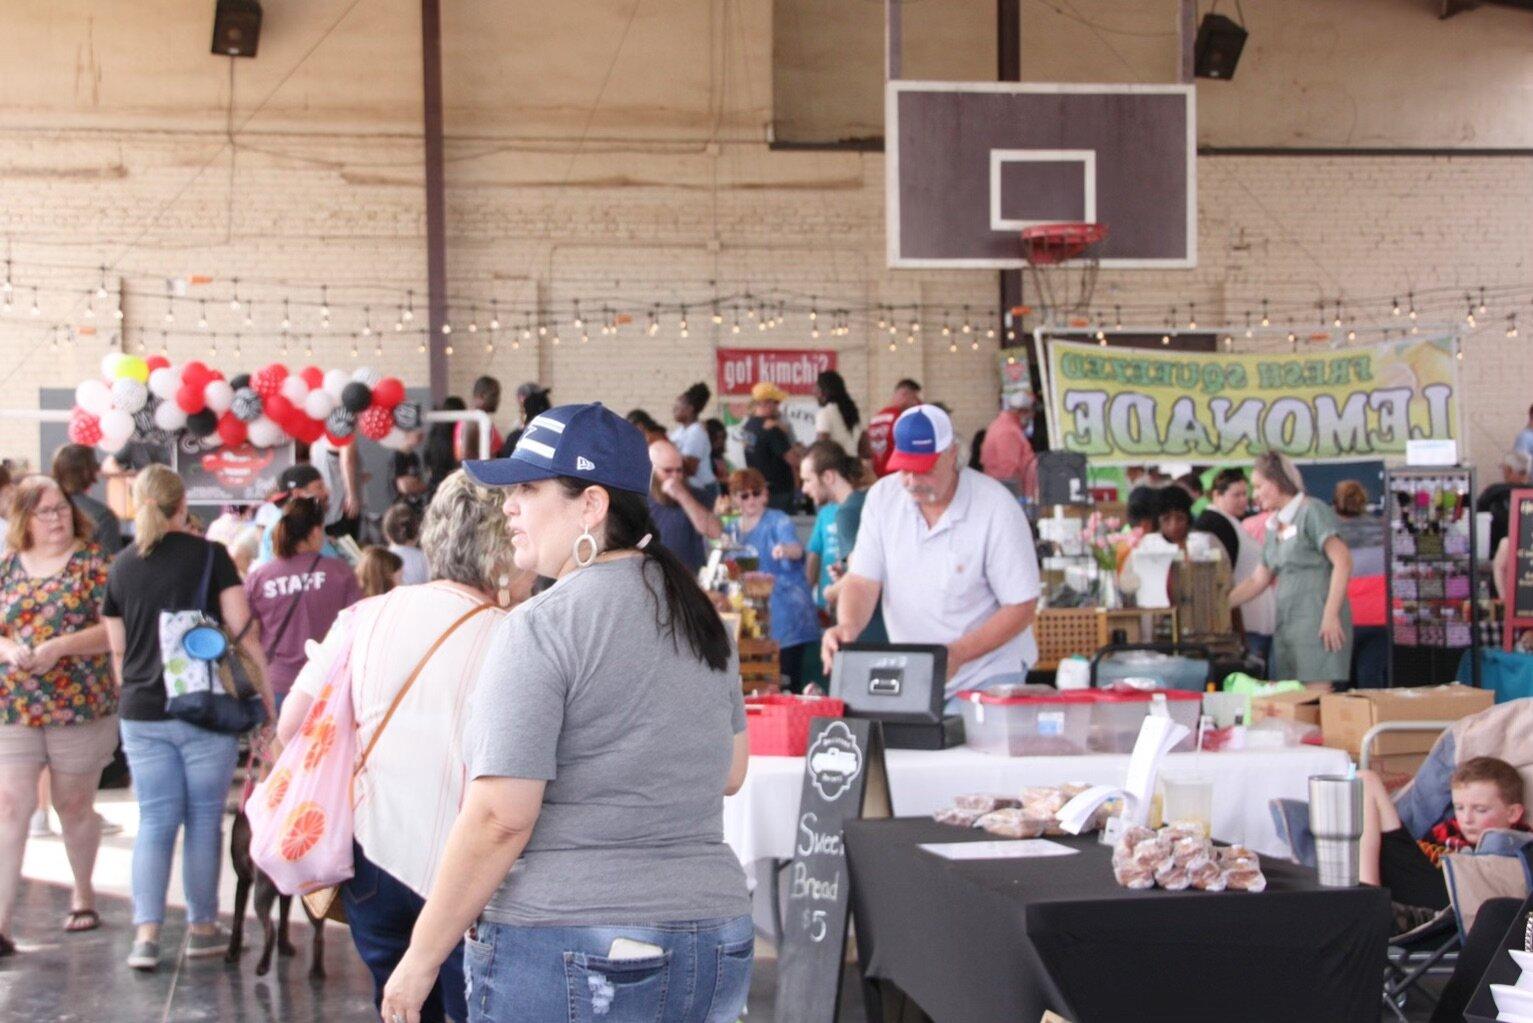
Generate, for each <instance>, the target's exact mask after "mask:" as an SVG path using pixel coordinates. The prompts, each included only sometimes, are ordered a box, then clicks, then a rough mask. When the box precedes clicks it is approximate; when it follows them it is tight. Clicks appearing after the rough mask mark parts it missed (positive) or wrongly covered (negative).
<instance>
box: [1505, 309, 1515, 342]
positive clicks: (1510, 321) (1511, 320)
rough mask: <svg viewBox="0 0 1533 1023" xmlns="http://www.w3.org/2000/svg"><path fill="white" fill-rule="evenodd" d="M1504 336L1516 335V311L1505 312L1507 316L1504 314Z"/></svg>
mask: <svg viewBox="0 0 1533 1023" xmlns="http://www.w3.org/2000/svg"><path fill="white" fill-rule="evenodd" d="M1506 336H1507V337H1516V336H1517V314H1516V313H1507V316H1506Z"/></svg>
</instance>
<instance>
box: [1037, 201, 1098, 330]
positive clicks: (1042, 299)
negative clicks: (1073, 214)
mask: <svg viewBox="0 0 1533 1023" xmlns="http://www.w3.org/2000/svg"><path fill="white" fill-rule="evenodd" d="M1106 237H1107V225H1106V224H1089V223H1073V222H1072V223H1060V224H1035V225H1033V226H1032V227H1024V228H1023V229H1022V233H1021V243H1022V256H1023V258H1024V259H1026V260H1027V272H1028V276H1029V277H1030V278H1031V279H1032V282H1033V290H1034V293H1035V294H1036V295H1037V297H1038V301H1037V302H1036V305H1037V306H1038V307H1039V316H1040V319H1041V320H1042V321H1043V322H1045V323H1048V324H1051V325H1053V326H1066V325H1068V323H1067V321H1068V320H1069V318H1070V317H1071V315H1072V314H1078V313H1084V312H1085V311H1086V310H1087V307H1088V306H1089V305H1090V304H1091V294H1092V292H1093V291H1094V290H1095V289H1096V282H1097V268H1098V261H1097V256H1096V252H1095V247H1096V244H1097V243H1098V242H1100V241H1101V240H1102V239H1103V238H1106Z"/></svg>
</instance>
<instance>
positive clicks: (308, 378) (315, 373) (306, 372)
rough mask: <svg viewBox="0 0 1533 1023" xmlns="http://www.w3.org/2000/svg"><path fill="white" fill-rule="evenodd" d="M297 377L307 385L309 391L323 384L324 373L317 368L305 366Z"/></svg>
mask: <svg viewBox="0 0 1533 1023" xmlns="http://www.w3.org/2000/svg"><path fill="white" fill-rule="evenodd" d="M298 375H299V376H301V377H303V382H304V383H306V384H308V385H309V390H311V391H312V390H314V389H315V388H317V387H320V386H322V385H323V384H324V382H325V371H324V370H322V369H320V368H319V367H318V366H305V367H304V368H303V371H302V372H300V373H299V374H298Z"/></svg>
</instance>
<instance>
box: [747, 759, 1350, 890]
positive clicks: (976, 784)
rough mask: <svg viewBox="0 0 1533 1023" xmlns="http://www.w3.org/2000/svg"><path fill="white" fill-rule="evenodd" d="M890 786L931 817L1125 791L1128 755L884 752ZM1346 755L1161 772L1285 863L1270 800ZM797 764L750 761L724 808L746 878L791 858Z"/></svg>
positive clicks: (1331, 768) (1222, 827) (1231, 830)
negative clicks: (1189, 781)
mask: <svg viewBox="0 0 1533 1023" xmlns="http://www.w3.org/2000/svg"><path fill="white" fill-rule="evenodd" d="M885 758H886V763H887V764H888V768H889V787H890V790H891V795H892V796H893V799H894V812H895V814H896V815H897V816H901V817H912V816H922V815H927V814H931V813H933V812H934V811H936V810H938V809H940V808H942V807H944V806H946V805H948V803H949V802H950V801H951V800H952V798H953V797H954V796H956V795H959V794H960V793H964V792H995V793H1010V792H1017V791H1019V790H1021V789H1022V788H1023V787H1025V786H1028V785H1058V784H1062V783H1064V782H1088V783H1091V784H1113V785H1121V784H1123V779H1124V774H1125V772H1126V771H1127V769H1128V756H1127V755H1126V754H1124V755H1108V754H1093V755H1090V756H1078V757H995V756H990V755H988V754H985V753H978V752H976V751H974V750H971V749H968V748H967V747H959V748H957V749H950V750H942V751H940V752H928V751H926V750H889V751H888V752H887V753H886V754H885ZM1348 762H1349V757H1348V756H1347V754H1346V752H1344V751H1343V750H1338V749H1329V748H1326V747H1323V746H1300V747H1296V748H1293V749H1284V750H1272V751H1261V752H1255V751H1239V752H1230V753H1172V754H1170V755H1169V756H1168V757H1167V758H1166V761H1165V764H1164V765H1163V768H1162V770H1163V772H1164V773H1165V774H1167V775H1171V776H1173V777H1181V776H1184V775H1194V774H1195V775H1198V776H1200V777H1206V778H1208V779H1210V780H1212V781H1213V783H1214V814H1213V816H1214V819H1213V832H1214V837H1215V838H1216V839H1219V840H1220V841H1224V842H1239V843H1242V844H1244V845H1247V846H1250V847H1251V848H1252V849H1255V850H1256V851H1257V852H1258V853H1260V854H1262V855H1263V856H1279V857H1284V858H1286V857H1287V856H1288V847H1287V845H1286V844H1285V843H1284V842H1283V840H1282V839H1281V838H1279V837H1278V834H1277V829H1276V828H1274V827H1273V825H1272V815H1271V814H1270V813H1269V812H1268V809H1267V801H1268V800H1269V799H1277V798H1289V799H1302V800H1308V799H1309V776H1310V775H1312V774H1337V773H1344V772H1345V771H1346V769H1347V764H1348ZM803 782H804V759H803V758H802V757H751V762H750V772H749V774H748V775H747V776H746V779H745V787H744V788H742V789H741V790H740V791H739V792H738V793H736V794H735V795H733V796H730V797H728V798H726V799H725V800H724V840H725V841H726V842H728V843H729V845H730V847H731V848H732V849H734V851H735V854H736V855H737V856H739V857H740V862H741V863H743V864H745V865H746V868H747V870H750V869H751V868H752V867H753V865H754V864H755V862H756V861H757V860H763V859H774V860H787V859H791V858H792V857H793V842H794V829H795V826H796V823H797V820H798V798H799V791H800V789H801V788H802V786H803Z"/></svg>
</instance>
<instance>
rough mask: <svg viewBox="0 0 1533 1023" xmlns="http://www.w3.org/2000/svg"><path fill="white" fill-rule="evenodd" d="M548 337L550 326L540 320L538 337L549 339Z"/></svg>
mask: <svg viewBox="0 0 1533 1023" xmlns="http://www.w3.org/2000/svg"><path fill="white" fill-rule="evenodd" d="M547 336H548V324H546V323H544V322H542V321H541V320H539V321H538V337H547Z"/></svg>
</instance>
